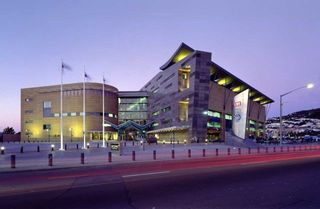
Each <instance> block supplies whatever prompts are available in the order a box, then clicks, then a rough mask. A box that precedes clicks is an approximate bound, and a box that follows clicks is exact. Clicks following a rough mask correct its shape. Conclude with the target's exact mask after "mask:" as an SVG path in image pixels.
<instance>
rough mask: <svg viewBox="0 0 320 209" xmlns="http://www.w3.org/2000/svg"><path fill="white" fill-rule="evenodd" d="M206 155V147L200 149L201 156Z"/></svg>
mask: <svg viewBox="0 0 320 209" xmlns="http://www.w3.org/2000/svg"><path fill="white" fill-rule="evenodd" d="M205 156H206V149H202V157H205Z"/></svg>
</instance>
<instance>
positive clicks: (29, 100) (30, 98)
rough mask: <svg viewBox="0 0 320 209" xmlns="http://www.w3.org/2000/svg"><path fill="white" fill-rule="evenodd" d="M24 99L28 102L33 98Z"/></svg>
mask: <svg viewBox="0 0 320 209" xmlns="http://www.w3.org/2000/svg"><path fill="white" fill-rule="evenodd" d="M24 101H26V102H32V98H25V99H24Z"/></svg>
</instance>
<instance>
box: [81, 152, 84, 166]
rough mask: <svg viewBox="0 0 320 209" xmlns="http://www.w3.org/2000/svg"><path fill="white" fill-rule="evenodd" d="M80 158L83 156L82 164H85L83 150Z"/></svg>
mask: <svg viewBox="0 0 320 209" xmlns="http://www.w3.org/2000/svg"><path fill="white" fill-rule="evenodd" d="M80 158H81V160H80V162H81V164H84V153H83V152H82V153H81V156H80Z"/></svg>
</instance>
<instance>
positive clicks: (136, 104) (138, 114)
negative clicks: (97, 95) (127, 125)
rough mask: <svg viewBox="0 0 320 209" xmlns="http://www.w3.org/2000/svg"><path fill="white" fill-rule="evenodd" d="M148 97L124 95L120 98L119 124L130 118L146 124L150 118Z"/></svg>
mask: <svg viewBox="0 0 320 209" xmlns="http://www.w3.org/2000/svg"><path fill="white" fill-rule="evenodd" d="M147 108H148V101H147V97H134V98H133V97H128V98H126V97H122V98H119V113H118V114H119V115H118V118H119V124H121V123H124V122H126V121H129V120H133V121H134V122H136V123H138V124H141V125H144V124H146V123H147V118H148V114H147V111H148V109H147Z"/></svg>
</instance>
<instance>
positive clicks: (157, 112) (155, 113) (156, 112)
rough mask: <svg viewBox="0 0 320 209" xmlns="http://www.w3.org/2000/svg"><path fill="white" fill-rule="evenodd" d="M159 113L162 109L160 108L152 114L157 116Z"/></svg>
mask: <svg viewBox="0 0 320 209" xmlns="http://www.w3.org/2000/svg"><path fill="white" fill-rule="evenodd" d="M159 114H160V111H159V110H158V111H155V112H153V113H152V115H154V116H157V115H159Z"/></svg>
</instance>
